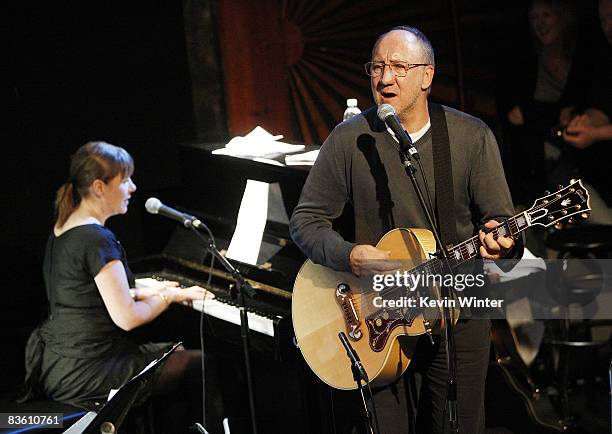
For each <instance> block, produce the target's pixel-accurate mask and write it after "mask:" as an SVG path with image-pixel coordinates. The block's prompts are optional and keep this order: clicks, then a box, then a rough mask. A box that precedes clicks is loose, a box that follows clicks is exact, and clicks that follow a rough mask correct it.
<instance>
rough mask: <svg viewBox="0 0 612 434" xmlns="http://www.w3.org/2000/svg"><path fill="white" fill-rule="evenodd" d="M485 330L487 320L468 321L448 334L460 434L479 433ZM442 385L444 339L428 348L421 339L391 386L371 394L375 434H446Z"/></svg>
mask: <svg viewBox="0 0 612 434" xmlns="http://www.w3.org/2000/svg"><path fill="white" fill-rule="evenodd" d="M490 328H491V324H490V322H489V321H488V320H480V319H478V320H475V319H474V320H460V321H459V322H458V323H457V325H456V326H455V329H454V330H455V344H456V349H457V358H456V360H457V407H458V422H459V432H460V433H461V434H479V433H482V432H484V427H485V420H484V391H485V379H486V376H487V367H488V365H489V351H490V343H491V339H490ZM446 383H447V366H446V349H445V340H444V337H441V336H434V345H432V344H431V341H430V340H429V338H427V337H426V336H421V337H420V338H419V340H418V343H417V346H416V350H415V352H414V358H413V359H412V362H411V363H410V366H409V368H408V371H407V372H406V373H405V374H404V375H403V377H402V378H401V379H400V380H399V381H398V382H396V383H395V384H393V385H391V386H389V387H385V388H383V389H380V390H378V391H375V392H374V400H375V403H376V408H377V413H378V419H379V424H380V433H381V434H396V433H397V434H430V433H431V434H446V433H448V432H449V427H448V414H447V410H446ZM411 389H412V390H411ZM355 393H356V392H355ZM417 395H418V396H417ZM415 410H416V411H415ZM355 412H358V408H355ZM415 413H416V415H415ZM341 431H342V430H341ZM352 432H359V433H361V432H367V431H365V429H364V424H363V423H362V421H359V422H358V423H357V424H356V426H354V427H353V430H352Z"/></svg>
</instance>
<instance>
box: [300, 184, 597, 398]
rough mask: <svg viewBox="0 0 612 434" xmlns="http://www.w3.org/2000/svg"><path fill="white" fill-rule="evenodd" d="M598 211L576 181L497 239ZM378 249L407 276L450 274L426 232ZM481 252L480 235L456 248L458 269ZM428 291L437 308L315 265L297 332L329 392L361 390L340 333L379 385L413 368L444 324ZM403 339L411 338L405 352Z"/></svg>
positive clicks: (432, 293) (307, 277)
mask: <svg viewBox="0 0 612 434" xmlns="http://www.w3.org/2000/svg"><path fill="white" fill-rule="evenodd" d="M590 210H591V208H590V204H589V194H588V192H587V190H586V189H585V188H584V186H583V185H582V182H581V181H580V180H572V181H571V182H570V184H569V185H568V186H566V187H563V188H560V189H559V190H558V191H557V192H555V193H552V194H547V195H546V196H543V197H541V198H539V199H537V200H536V201H535V202H534V204H533V206H532V207H531V208H529V209H528V210H526V211H523V212H521V213H519V214H517V215H515V216H514V217H511V218H509V219H507V220H506V221H505V222H504V223H502V224H500V225H499V226H498V227H496V228H495V229H493V230H492V232H493V236H494V237H495V238H497V237H498V236H512V237H517V236H518V235H519V234H520V233H521V232H522V231H523V230H525V229H526V228H528V227H530V226H534V225H541V226H545V227H548V226H551V225H555V226H556V227H560V225H561V221H562V220H565V219H569V220H570V222H571V221H572V219H570V218H571V217H572V216H574V215H581V216H582V217H583V218H587V217H588V212H589V211H590ZM376 247H378V248H379V249H382V250H389V251H391V260H397V261H400V262H401V263H402V267H401V269H402V270H405V271H407V273H408V275H409V276H413V277H415V278H417V279H418V276H419V275H420V276H431V275H436V274H441V273H443V270H444V269H445V267H444V264H443V263H442V261H441V260H440V259H438V258H436V257H435V256H433V255H434V253H435V252H436V243H435V240H434V237H433V234H432V233H431V232H430V231H428V230H426V229H394V230H392V231H390V232H388V233H387V234H385V235H384V236H383V237H382V238H381V240H380V241H379V242H378V244H377V246H376ZM479 247H480V240H479V238H478V236H473V237H472V238H470V239H468V240H466V241H464V242H462V243H460V244H458V245H456V246H453V247H451V248H450V249H448V253H449V256H450V265H451V267H453V268H456V267H457V266H459V265H460V264H462V263H464V262H466V261H468V260H470V259H472V258H476V257H477V256H478V251H479ZM402 273H403V271H402ZM404 275H405V274H404ZM413 281H414V280H413ZM426 290H427V291H428V294H427V297H428V298H427V301H428V302H431V304H432V305H433V306H430V305H427V304H426V305H425V306H422V305H420V304H421V303H420V302H419V303H413V304H415V306H411V305H410V302H409V301H407V300H408V299H410V298H412V299H414V301H415V302H417V300H416V298H415V297H417V294H419V293H420V292H419V291H421V289H419V291H411V290H408V286H391V287H385V288H384V289H382V290H374V289H373V280H372V278H371V276H370V277H369V278H358V277H356V276H354V275H353V274H351V273H347V272H337V271H334V270H332V269H330V268H327V267H324V266H322V265H317V264H315V263H313V262H312V261H310V260H307V261H306V262H305V263H304V265H302V268H301V269H300V271H299V272H298V275H297V277H296V280H295V284H294V287H293V296H292V316H293V329H294V332H295V337H296V340H297V343H298V345H299V348H300V351H301V352H302V355H303V356H304V359H305V360H306V363H308V366H309V367H310V368H311V369H312V370H313V372H314V373H315V374H316V375H317V376H318V377H319V378H320V379H321V380H322V381H324V382H325V383H327V384H328V385H330V386H332V387H334V388H337V389H343V390H350V389H355V388H356V387H357V385H356V383H355V380H354V379H353V375H352V372H351V367H350V361H349V359H348V357H347V355H346V352H345V349H344V347H343V346H342V344H341V342H340V340H339V338H338V333H339V332H345V333H346V335H347V336H348V338H349V341H350V343H351V345H352V346H353V348H354V349H355V351H356V352H357V354H358V355H359V357H360V359H361V362H362V364H363V367H364V368H365V370H366V372H367V373H368V376H369V378H370V382H371V384H372V385H373V386H384V385H387V384H390V383H392V382H393V381H395V380H396V379H397V378H398V377H399V376H400V375H402V374H403V373H404V371H405V370H406V368H407V367H408V364H409V363H410V360H411V358H412V354H413V351H414V346H415V344H416V340H417V339H418V336H419V335H422V334H425V333H428V334H431V333H432V332H434V331H435V330H438V329H439V327H440V325H441V324H442V321H441V318H442V317H443V316H442V315H441V309H440V306H441V304H442V303H437V302H441V301H442V300H441V299H440V297H439V293H438V292H439V291H438V288H437V287H436V286H435V285H433V286H431V287H429V288H426ZM420 294H421V295H422V293H420ZM377 297H380V298H377ZM420 298H421V299H423V298H424V297H422V296H421V297H420ZM382 299H386V300H387V299H390V301H393V299H396V300H400V299H405V300H406V301H405V302H404V304H403V305H402V304H401V303H396V306H395V307H391V306H390V304H384V303H382ZM436 303H437V305H436ZM381 304H382V306H381ZM451 307H452V309H451V313H452V314H453V315H452V316H453V318H452V319H453V321H456V319H457V317H458V314H459V312H458V309H456V306H451ZM400 336H407V338H405V339H406V342H404V343H403V344H402V345H400V342H399V340H398V338H399V337H400Z"/></svg>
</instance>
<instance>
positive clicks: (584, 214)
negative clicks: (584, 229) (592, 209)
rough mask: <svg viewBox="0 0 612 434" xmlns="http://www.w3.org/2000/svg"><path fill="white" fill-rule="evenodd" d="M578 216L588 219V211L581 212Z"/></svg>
mask: <svg viewBox="0 0 612 434" xmlns="http://www.w3.org/2000/svg"><path fill="white" fill-rule="evenodd" d="M580 217H582V218H583V219H588V218H589V213H588V212H583V213H582V214H580Z"/></svg>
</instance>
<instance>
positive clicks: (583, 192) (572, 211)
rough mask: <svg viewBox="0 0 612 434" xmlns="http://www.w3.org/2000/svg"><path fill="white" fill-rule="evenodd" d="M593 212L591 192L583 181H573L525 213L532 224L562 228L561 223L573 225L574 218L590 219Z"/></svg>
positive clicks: (539, 201) (537, 202)
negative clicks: (564, 221) (576, 216)
mask: <svg viewBox="0 0 612 434" xmlns="http://www.w3.org/2000/svg"><path fill="white" fill-rule="evenodd" d="M589 211H591V203H590V198H589V192H588V191H587V189H586V188H584V186H583V185H582V181H581V180H579V179H578V180H576V179H572V180H571V181H570V184H569V185H568V186H566V187H560V188H559V190H558V191H556V192H554V193H551V194H547V195H546V196H543V197H541V198H539V199H536V201H535V202H534V203H533V206H532V207H531V208H529V209H528V210H527V211H525V213H526V214H527V216H528V218H529V220H530V223H531V224H534V225H542V226H544V227H548V226H552V225H555V227H556V228H557V229H560V228H561V222H562V221H563V220H566V219H567V220H568V222H569V223H573V219H572V218H571V217H572V216H575V215H580V217H582V218H585V219H586V218H588V216H589Z"/></svg>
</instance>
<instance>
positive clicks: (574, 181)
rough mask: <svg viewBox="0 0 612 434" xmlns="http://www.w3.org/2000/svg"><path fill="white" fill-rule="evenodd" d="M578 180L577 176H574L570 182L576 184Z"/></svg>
mask: <svg viewBox="0 0 612 434" xmlns="http://www.w3.org/2000/svg"><path fill="white" fill-rule="evenodd" d="M577 182H578V180H577V179H576V178H572V179H570V184H575V183H577Z"/></svg>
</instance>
